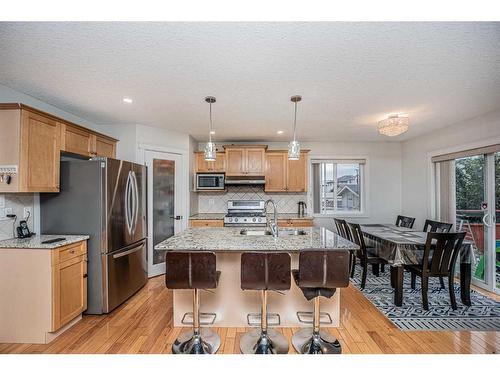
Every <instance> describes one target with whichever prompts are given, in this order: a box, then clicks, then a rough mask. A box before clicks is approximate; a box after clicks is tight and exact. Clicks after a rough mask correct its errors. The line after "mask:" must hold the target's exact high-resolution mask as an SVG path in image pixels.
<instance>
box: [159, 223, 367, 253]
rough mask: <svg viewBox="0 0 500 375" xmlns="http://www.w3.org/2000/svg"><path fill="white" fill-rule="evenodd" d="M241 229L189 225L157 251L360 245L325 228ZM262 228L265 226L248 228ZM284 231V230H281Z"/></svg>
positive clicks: (235, 250)
mask: <svg viewBox="0 0 500 375" xmlns="http://www.w3.org/2000/svg"><path fill="white" fill-rule="evenodd" d="M241 229H242V228H234V227H223V228H189V229H186V230H185V231H183V232H181V233H179V234H177V235H175V236H172V237H170V238H168V239H166V240H165V241H163V242H160V243H159V244H158V245H156V246H155V250H186V249H189V250H208V251H218V252H241V251H253V250H271V251H276V250H278V251H289V252H297V251H300V250H304V249H308V248H316V249H318V248H321V249H348V250H356V249H358V246H357V245H356V244H354V243H352V242H350V241H348V240H346V239H344V238H342V237H340V236H338V235H337V234H336V233H335V232H332V231H330V230H328V229H326V228H312V227H307V228H294V229H301V230H304V231H305V232H306V234H305V235H301V236H281V237H278V238H276V239H275V238H273V236H270V235H261V236H244V235H241V234H240V231H241ZM246 229H249V230H254V229H255V230H259V229H263V228H246ZM281 230H282V231H284V230H285V229H281Z"/></svg>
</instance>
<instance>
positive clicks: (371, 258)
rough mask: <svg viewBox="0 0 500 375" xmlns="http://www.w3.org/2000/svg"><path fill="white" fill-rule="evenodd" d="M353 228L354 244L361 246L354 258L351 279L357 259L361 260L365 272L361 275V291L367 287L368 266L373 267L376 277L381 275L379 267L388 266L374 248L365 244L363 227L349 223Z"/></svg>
mask: <svg viewBox="0 0 500 375" xmlns="http://www.w3.org/2000/svg"><path fill="white" fill-rule="evenodd" d="M348 225H349V227H350V228H351V235H352V239H353V242H354V243H355V244H356V245H358V246H359V250H357V251H356V257H355V258H354V262H353V267H352V269H351V277H353V276H354V268H355V267H356V258H358V259H359V261H360V264H361V267H362V269H363V272H362V274H361V289H364V288H365V285H366V274H367V272H368V264H371V265H372V267H373V273H374V274H375V276H378V275H379V265H384V264H387V261H386V260H385V259H383V258H380V257H379V256H377V254H375V253H374V252H373V248H368V247H367V246H366V244H365V239H364V237H363V231H362V230H361V226H360V225H359V224H355V223H348Z"/></svg>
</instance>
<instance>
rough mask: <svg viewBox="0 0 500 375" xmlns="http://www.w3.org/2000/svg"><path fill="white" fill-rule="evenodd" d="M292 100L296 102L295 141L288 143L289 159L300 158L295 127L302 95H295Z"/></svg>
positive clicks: (294, 127) (295, 126) (294, 119)
mask: <svg viewBox="0 0 500 375" xmlns="http://www.w3.org/2000/svg"><path fill="white" fill-rule="evenodd" d="M290 100H291V101H292V102H293V103H294V104H295V117H294V118H293V141H291V142H290V143H289V144H288V160H299V158H300V144H299V142H298V141H297V140H296V137H295V129H296V128H297V103H298V102H300V101H301V100H302V96H300V95H294V96H292V97H291V98H290Z"/></svg>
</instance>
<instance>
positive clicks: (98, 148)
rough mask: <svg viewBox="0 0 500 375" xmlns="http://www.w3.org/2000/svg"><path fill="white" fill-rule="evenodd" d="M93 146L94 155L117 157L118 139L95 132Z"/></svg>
mask: <svg viewBox="0 0 500 375" xmlns="http://www.w3.org/2000/svg"><path fill="white" fill-rule="evenodd" d="M93 146H94V147H93V150H92V151H93V155H96V156H105V157H108V158H116V141H114V140H111V139H109V138H105V137H102V136H100V135H96V134H94V135H93Z"/></svg>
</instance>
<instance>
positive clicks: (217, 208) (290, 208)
mask: <svg viewBox="0 0 500 375" xmlns="http://www.w3.org/2000/svg"><path fill="white" fill-rule="evenodd" d="M227 189H228V190H227V192H226V193H225V194H221V193H211V192H200V193H199V194H198V211H199V212H200V213H219V212H222V213H223V212H227V201H229V200H235V199H240V200H241V199H245V200H248V199H262V200H267V199H270V198H271V199H273V200H274V202H275V203H276V205H277V207H278V212H279V213H297V210H298V208H297V204H298V202H299V201H304V202H306V201H307V194H306V193H287V194H285V193H275V194H272V193H266V192H264V190H263V188H262V187H255V186H228V187H227ZM210 200H213V204H212V205H210Z"/></svg>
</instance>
